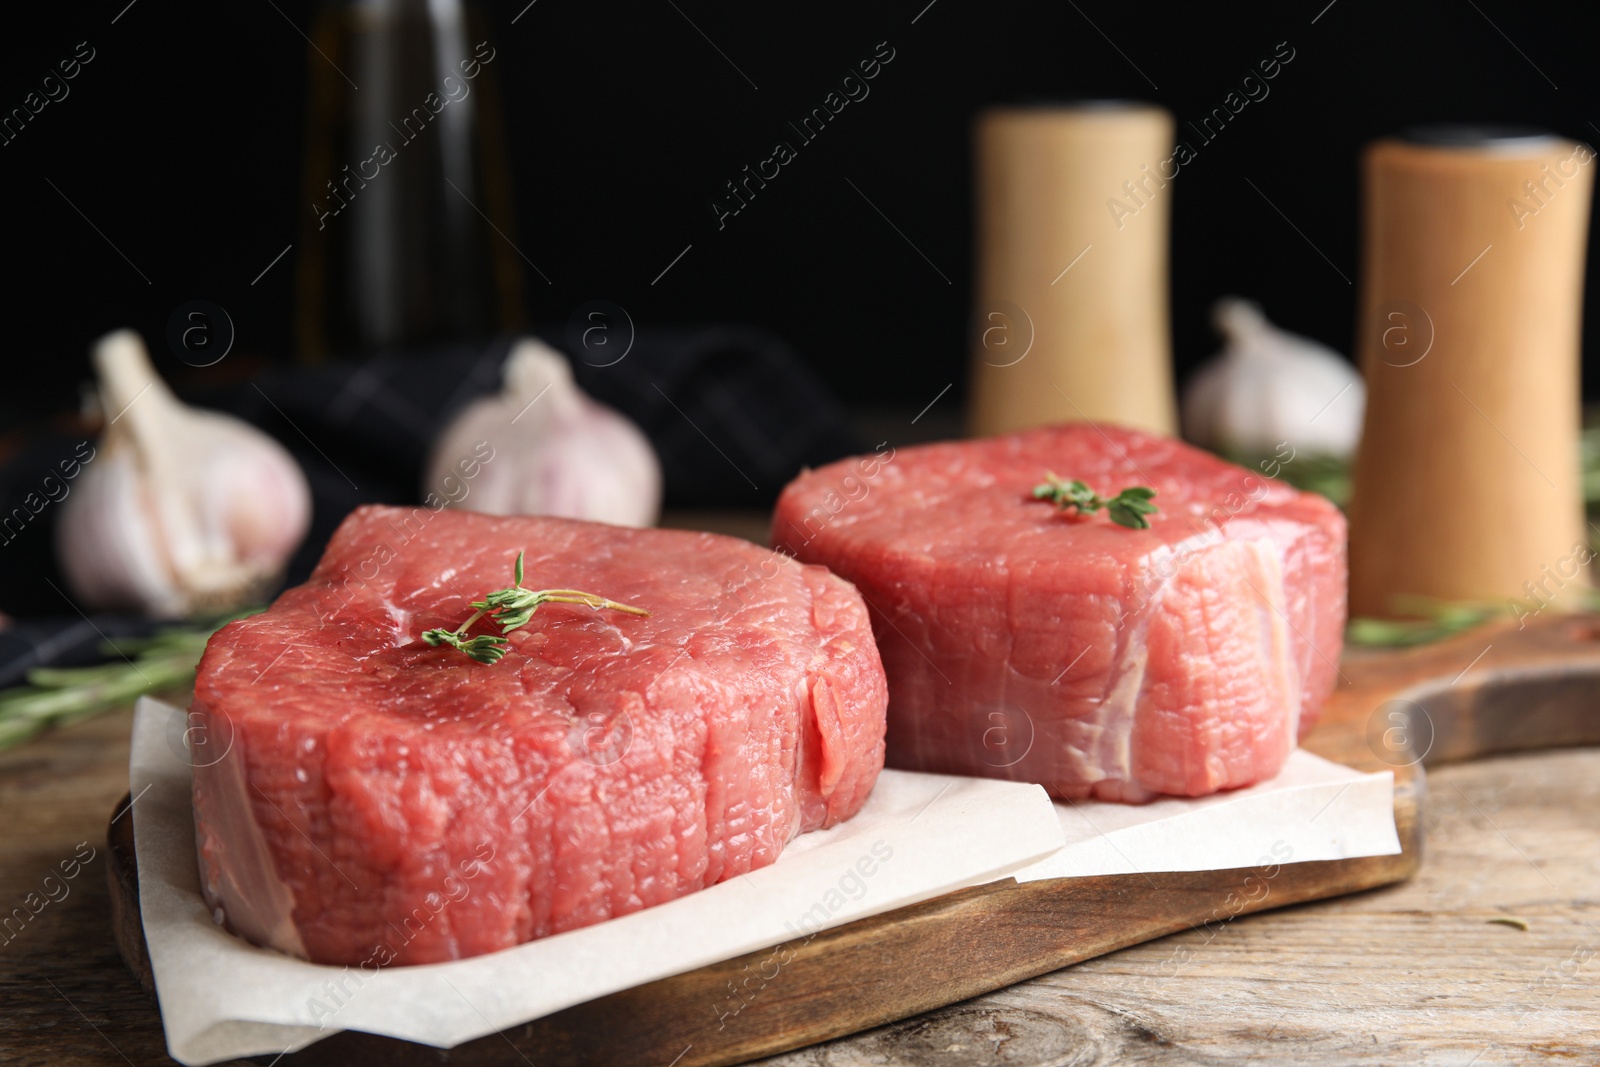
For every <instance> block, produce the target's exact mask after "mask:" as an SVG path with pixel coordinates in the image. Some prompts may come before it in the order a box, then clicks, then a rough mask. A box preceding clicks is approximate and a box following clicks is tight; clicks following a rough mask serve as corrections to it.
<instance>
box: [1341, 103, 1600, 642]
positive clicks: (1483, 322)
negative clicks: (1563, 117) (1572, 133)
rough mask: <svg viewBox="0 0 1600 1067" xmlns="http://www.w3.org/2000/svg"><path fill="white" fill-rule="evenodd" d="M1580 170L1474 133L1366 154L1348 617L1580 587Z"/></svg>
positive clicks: (1583, 553)
mask: <svg viewBox="0 0 1600 1067" xmlns="http://www.w3.org/2000/svg"><path fill="white" fill-rule="evenodd" d="M1593 161H1594V153H1593V152H1592V150H1590V149H1589V148H1588V147H1587V146H1585V145H1582V144H1577V143H1574V142H1572V141H1568V140H1564V139H1561V138H1557V137H1555V136H1552V135H1547V134H1542V133H1538V132H1521V131H1505V130H1493V129H1482V128H1476V127H1467V128H1463V127H1433V128H1428V129H1423V130H1418V131H1415V132H1414V133H1412V134H1410V135H1408V136H1407V137H1406V138H1404V139H1398V140H1383V141H1378V142H1376V143H1374V144H1373V145H1371V146H1370V147H1369V148H1368V150H1367V153H1366V157H1365V163H1364V197H1365V221H1364V225H1365V230H1364V242H1365V252H1364V261H1363V272H1362V286H1361V307H1360V311H1359V318H1358V320H1357V351H1358V353H1359V359H1360V364H1361V369H1362V372H1363V373H1364V374H1365V375H1366V380H1367V411H1366V425H1365V429H1364V431H1363V437H1362V442H1361V447H1360V451H1359V454H1358V456H1357V459H1356V463H1355V469H1354V495H1353V498H1352V500H1351V503H1350V612H1351V614H1352V615H1369V616H1391V617H1392V616H1394V615H1396V614H1404V611H1403V607H1402V608H1397V606H1396V600H1395V598H1396V596H1397V595H1421V596H1427V597H1438V598H1443V599H1447V600H1488V601H1493V602H1496V603H1497V604H1504V602H1505V601H1506V600H1507V599H1508V598H1515V600H1516V601H1517V602H1518V604H1516V605H1513V606H1514V607H1518V609H1519V611H1523V610H1529V611H1531V610H1538V609H1540V608H1541V607H1542V605H1544V604H1548V603H1552V602H1557V603H1559V602H1563V601H1567V600H1569V599H1570V598H1571V597H1572V596H1573V595H1574V594H1576V593H1577V592H1578V591H1579V590H1580V589H1582V588H1583V587H1585V586H1586V585H1587V582H1588V580H1587V578H1586V577H1585V575H1586V570H1585V568H1584V567H1583V566H1582V564H1583V563H1585V562H1586V561H1587V559H1588V550H1587V548H1586V547H1585V546H1586V540H1585V527H1584V515H1583V500H1582V493H1581V487H1580V483H1579V460H1578V431H1579V419H1580V411H1579V406H1580V397H1579V393H1578V371H1579V351H1578V349H1579V338H1580V324H1581V316H1582V299H1583V264H1584V247H1585V240H1586V236H1587V233H1588V221H1589V198H1590V194H1591V191H1592V188H1593V165H1592V164H1593ZM1402 605H1403V601H1402Z"/></svg>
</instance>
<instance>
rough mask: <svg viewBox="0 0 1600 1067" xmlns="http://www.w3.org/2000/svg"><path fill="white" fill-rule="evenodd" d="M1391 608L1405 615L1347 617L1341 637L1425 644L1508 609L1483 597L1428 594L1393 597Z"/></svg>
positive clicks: (1399, 644)
mask: <svg viewBox="0 0 1600 1067" xmlns="http://www.w3.org/2000/svg"><path fill="white" fill-rule="evenodd" d="M1394 610H1395V611H1396V612H1397V613H1399V614H1402V615H1412V616H1416V617H1415V618H1409V619H1351V620H1350V623H1349V625H1348V626H1346V627H1345V632H1344V635H1345V640H1347V641H1349V642H1350V643H1351V644H1352V645H1371V646H1375V647H1379V648H1407V647H1410V646H1412V645H1426V644H1431V643H1432V642H1434V641H1442V640H1444V639H1445V638H1446V637H1452V636H1454V635H1456V634H1459V633H1464V632H1465V631H1467V630H1470V629H1472V628H1473V627H1474V626H1478V625H1481V624H1482V623H1485V622H1487V621H1489V620H1490V619H1492V618H1494V617H1495V616H1497V615H1507V614H1509V609H1508V608H1506V607H1504V606H1502V605H1498V604H1489V603H1485V602H1483V601H1459V602H1457V601H1449V600H1435V599H1433V598H1432V597H1416V596H1402V597H1396V598H1395V603H1394Z"/></svg>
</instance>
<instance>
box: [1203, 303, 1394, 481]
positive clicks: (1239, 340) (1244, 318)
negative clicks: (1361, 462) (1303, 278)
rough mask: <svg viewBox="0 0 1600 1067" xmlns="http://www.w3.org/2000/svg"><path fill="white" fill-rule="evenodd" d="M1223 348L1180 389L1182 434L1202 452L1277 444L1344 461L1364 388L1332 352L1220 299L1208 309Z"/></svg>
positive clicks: (1262, 450)
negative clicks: (1221, 339)
mask: <svg viewBox="0 0 1600 1067" xmlns="http://www.w3.org/2000/svg"><path fill="white" fill-rule="evenodd" d="M1212 318H1213V321H1214V322H1215V324H1216V327H1217V332H1218V333H1220V334H1222V336H1223V338H1224V340H1225V342H1226V343H1225V345H1224V347H1223V350H1222V352H1221V353H1219V354H1218V355H1217V357H1216V358H1215V359H1213V360H1211V361H1210V362H1208V363H1206V364H1205V365H1204V366H1202V367H1201V368H1200V369H1199V370H1197V371H1196V372H1195V373H1194V375H1193V377H1191V378H1190V379H1189V383H1188V386H1187V387H1186V388H1185V389H1184V392H1183V411H1182V415H1183V435H1184V437H1186V438H1188V439H1189V440H1190V441H1193V442H1194V443H1195V444H1198V445H1202V446H1204V447H1206V448H1210V449H1214V450H1218V451H1226V452H1232V453H1240V454H1246V455H1251V454H1257V453H1259V454H1267V453H1270V452H1272V451H1273V449H1274V448H1275V447H1276V446H1277V445H1278V444H1279V443H1280V442H1283V441H1287V442H1288V443H1289V444H1290V445H1292V446H1293V447H1295V448H1297V449H1300V450H1302V451H1306V452H1311V453H1323V454H1327V455H1333V456H1341V457H1346V456H1350V455H1351V454H1353V453H1354V452H1355V448H1356V444H1357V442H1359V441H1360V439H1361V419H1362V414H1363V412H1364V411H1365V410H1366V403H1367V390H1366V385H1365V383H1364V382H1362V380H1361V375H1360V373H1359V372H1358V371H1357V370H1356V369H1355V367H1353V366H1351V364H1350V363H1349V362H1348V361H1347V360H1345V359H1344V358H1343V357H1342V356H1340V355H1339V354H1338V353H1337V352H1335V351H1333V349H1331V348H1328V347H1326V346H1324V345H1320V344H1318V343H1317V342H1315V341H1311V340H1308V339H1306V338H1304V337H1297V336H1295V335H1294V334H1292V333H1287V332H1285V331H1283V330H1280V329H1278V328H1277V327H1276V326H1274V325H1272V323H1270V322H1268V321H1267V319H1266V317H1265V316H1264V315H1262V313H1261V308H1260V307H1258V306H1257V305H1255V304H1252V303H1250V302H1249V301H1246V300H1240V299H1238V298H1237V297H1224V298H1223V299H1221V300H1219V301H1217V304H1216V307H1215V308H1214V309H1213V311H1212Z"/></svg>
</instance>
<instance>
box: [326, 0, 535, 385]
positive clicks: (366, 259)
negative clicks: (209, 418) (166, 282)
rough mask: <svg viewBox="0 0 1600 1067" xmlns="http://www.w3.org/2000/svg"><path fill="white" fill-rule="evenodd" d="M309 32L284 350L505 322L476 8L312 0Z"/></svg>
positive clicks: (506, 281)
mask: <svg viewBox="0 0 1600 1067" xmlns="http://www.w3.org/2000/svg"><path fill="white" fill-rule="evenodd" d="M311 41H312V50H311V51H310V52H309V53H308V67H309V70H310V78H311V92H310V119H309V122H308V124H307V125H308V130H307V143H306V158H305V181H304V186H303V197H304V199H305V201H306V204H305V207H304V209H303V210H304V216H303V217H304V219H305V222H304V224H303V226H302V229H301V241H300V255H299V258H298V263H299V273H298V277H297V280H296V290H297V291H296V311H295V319H296V321H295V341H296V347H297V349H298V351H299V355H300V358H301V359H305V360H318V359H323V358H326V357H327V356H328V355H330V354H336V353H337V354H355V353H367V352H374V351H385V350H392V349H398V348H405V347H412V346H418V345H427V344H431V343H436V342H442V341H451V340H462V339H472V338H483V337H488V336H491V335H493V334H495V333H499V332H502V331H507V330H514V329H517V328H518V327H520V326H521V324H522V275H521V270H520V269H519V262H518V258H517V256H518V253H517V252H516V251H515V249H514V247H513V246H512V245H511V243H510V242H511V241H513V240H515V235H514V230H513V226H512V210H511V186H510V181H509V178H508V173H507V169H506V162H505V158H506V154H505V130H504V122H503V118H502V114H501V108H500V98H499V95H498V93H497V92H496V85H495V78H494V74H495V71H494V67H495V66H496V60H497V58H498V56H497V53H496V51H495V49H494V47H493V45H492V44H491V43H490V42H489V41H488V38H487V34H486V32H485V20H484V19H483V17H482V13H481V11H480V10H479V8H478V6H477V5H476V4H475V3H470V2H465V0H320V2H319V3H318V5H317V9H316V14H315V16H314V20H313V23H312V31H311ZM497 230H498V231H499V232H496V231H497Z"/></svg>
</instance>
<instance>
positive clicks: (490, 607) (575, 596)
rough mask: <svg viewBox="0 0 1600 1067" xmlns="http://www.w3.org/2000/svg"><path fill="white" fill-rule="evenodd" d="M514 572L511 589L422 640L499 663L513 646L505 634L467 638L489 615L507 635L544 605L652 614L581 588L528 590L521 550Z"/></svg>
mask: <svg viewBox="0 0 1600 1067" xmlns="http://www.w3.org/2000/svg"><path fill="white" fill-rule="evenodd" d="M511 573H512V579H513V584H512V585H511V586H510V587H509V588H506V589H496V590H495V591H494V592H492V593H490V594H488V595H487V596H485V597H484V598H483V599H482V600H474V601H473V602H472V606H473V607H474V608H476V609H477V610H476V611H474V612H473V613H472V616H471V617H470V618H468V619H467V621H466V622H464V623H462V624H461V625H460V626H458V627H456V628H455V629H454V630H445V629H435V630H428V631H427V632H425V633H424V634H423V635H422V640H423V641H425V642H427V644H428V645H429V646H431V647H433V648H437V647H439V646H440V645H449V646H450V647H451V648H454V649H458V650H460V651H461V652H464V653H466V654H467V655H468V656H470V657H471V658H472V659H474V660H477V661H478V662H479V663H498V662H499V661H500V659H501V658H502V657H503V656H504V655H505V654H506V652H507V650H509V649H510V648H511V642H510V641H507V640H506V639H505V637H504V636H499V637H496V636H494V635H493V634H483V635H480V636H478V637H472V638H469V637H467V631H468V630H470V629H471V628H472V624H473V623H475V622H477V621H478V620H479V619H481V618H483V617H484V616H485V615H487V616H488V617H489V620H490V621H491V622H493V623H494V624H495V625H497V626H499V627H500V633H501V634H502V635H504V634H508V633H510V632H511V631H512V630H518V629H521V628H522V627H524V626H526V625H528V623H529V622H530V621H532V619H533V615H534V612H536V611H538V610H539V607H540V605H542V604H552V603H554V604H585V605H587V606H589V607H591V608H594V609H595V610H596V611H598V610H600V609H601V608H606V609H609V610H611V611H621V612H625V613H626V614H629V615H648V614H650V613H649V612H648V611H645V610H644V609H643V608H636V607H633V606H632V605H629V604H619V603H617V602H616V601H615V600H608V599H606V598H605V597H603V596H600V595H599V594H597V593H585V592H583V591H582V590H581V589H537V590H535V589H524V588H522V553H521V552H518V553H517V562H516V563H515V564H514V565H513V567H512V570H511Z"/></svg>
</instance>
